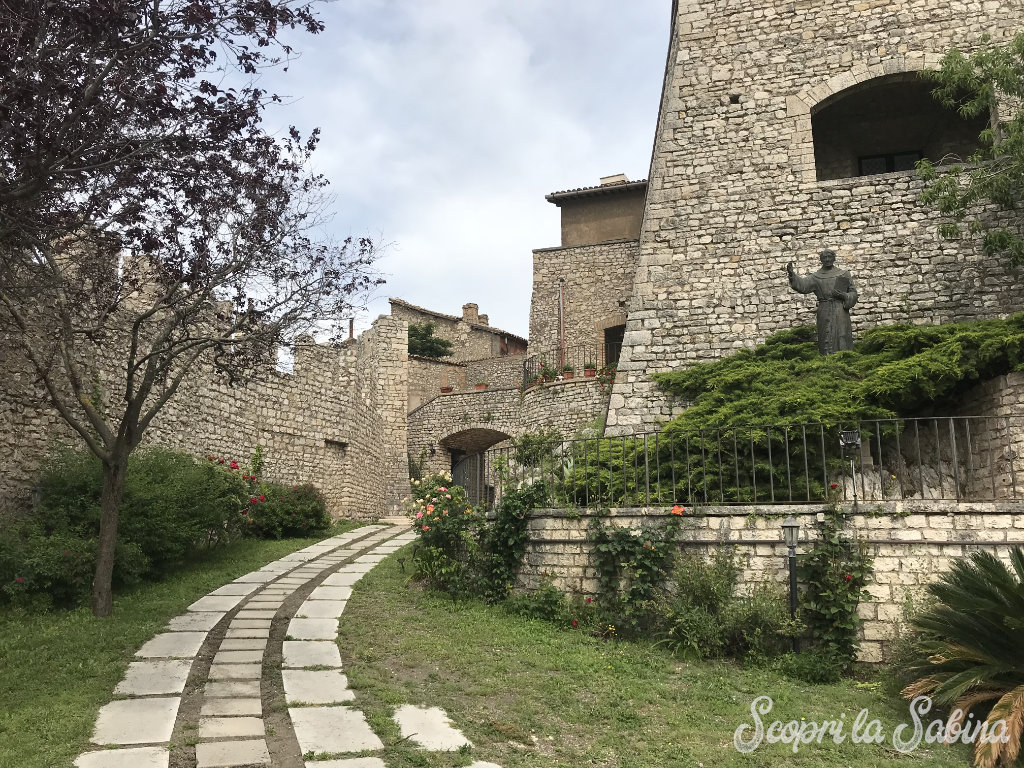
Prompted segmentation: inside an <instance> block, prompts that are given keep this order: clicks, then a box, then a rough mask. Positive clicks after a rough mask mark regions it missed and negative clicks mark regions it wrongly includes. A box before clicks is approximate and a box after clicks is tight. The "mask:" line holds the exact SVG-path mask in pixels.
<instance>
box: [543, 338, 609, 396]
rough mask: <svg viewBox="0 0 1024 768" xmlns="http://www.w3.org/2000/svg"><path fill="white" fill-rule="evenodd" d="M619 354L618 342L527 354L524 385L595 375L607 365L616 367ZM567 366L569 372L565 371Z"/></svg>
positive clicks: (576, 345) (569, 346) (571, 345)
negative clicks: (589, 374)
mask: <svg viewBox="0 0 1024 768" xmlns="http://www.w3.org/2000/svg"><path fill="white" fill-rule="evenodd" d="M621 351H622V344H621V343H607V344H570V345H567V346H566V347H565V348H564V349H560V348H558V347H556V348H554V349H549V350H547V351H546V352H538V353H536V354H533V355H530V356H529V357H527V358H526V359H525V360H524V361H523V386H525V387H528V386H530V385H532V384H535V383H539V382H540V381H542V380H543V381H554V380H555V379H556V378H557V377H559V376H561V377H562V378H566V374H570V375H571V377H572V378H584V377H586V376H587V371H588V370H591V371H594V373H593V374H591V375H596V373H597V372H598V371H601V370H602V369H604V368H605V367H606V366H615V364H616V363H618V361H619V353H620V352H621ZM566 367H569V368H571V369H572V370H571V371H566V370H565V369H566Z"/></svg>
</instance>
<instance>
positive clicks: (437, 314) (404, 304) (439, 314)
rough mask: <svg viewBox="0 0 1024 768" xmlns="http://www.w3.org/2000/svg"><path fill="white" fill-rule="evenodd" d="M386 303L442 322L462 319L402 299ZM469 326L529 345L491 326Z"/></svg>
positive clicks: (519, 338) (474, 324)
mask: <svg viewBox="0 0 1024 768" xmlns="http://www.w3.org/2000/svg"><path fill="white" fill-rule="evenodd" d="M388 301H389V302H390V303H392V304H398V305H399V306H402V307H408V308H409V309H413V310H416V311H417V312H422V313H423V314H425V315H433V316H434V317H440V318H441V319H443V320H452V321H454V322H457V323H461V322H462V318H461V317H459V316H458V315H446V314H444V313H443V312H435V311H434V310H432V309H426V308H424V307H417V306H416V305H415V304H410V303H409V302H408V301H403V300H402V299H388ZM469 325H470V326H471V327H473V328H478V329H480V330H481V331H489V332H491V333H493V334H495V335H497V336H508V337H509V338H511V339H518V340H519V341H522V342H524V343H529V342H527V340H526V339H524V338H523V337H522V336H517V335H516V334H514V333H510V332H509V331H503V330H501V328H495V327H494V326H493V325H485V324H483V323H470V324H469Z"/></svg>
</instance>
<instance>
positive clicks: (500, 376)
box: [466, 355, 526, 389]
mask: <svg viewBox="0 0 1024 768" xmlns="http://www.w3.org/2000/svg"><path fill="white" fill-rule="evenodd" d="M524 360H526V356H525V355H508V356H505V357H488V358H486V359H483V360H467V361H466V386H467V387H468V388H470V389H472V388H473V387H474V386H475V385H476V384H477V382H480V381H482V382H485V383H486V384H487V385H488V387H494V388H498V389H512V388H517V387H519V385H520V384H522V383H523V361H524Z"/></svg>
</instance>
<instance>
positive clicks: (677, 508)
mask: <svg viewBox="0 0 1024 768" xmlns="http://www.w3.org/2000/svg"><path fill="white" fill-rule="evenodd" d="M685 511H686V510H685V509H683V508H682V507H681V506H679V505H678V504H676V505H675V506H674V507H672V514H673V515H682V514H683V512H685Z"/></svg>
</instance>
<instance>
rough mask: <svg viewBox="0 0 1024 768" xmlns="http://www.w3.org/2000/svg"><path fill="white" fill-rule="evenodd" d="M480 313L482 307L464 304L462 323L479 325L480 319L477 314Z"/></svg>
mask: <svg viewBox="0 0 1024 768" xmlns="http://www.w3.org/2000/svg"><path fill="white" fill-rule="evenodd" d="M479 311H480V307H478V306H477V305H476V304H463V305H462V321H463V322H465V323H479V322H480V318H479V316H478V315H477V313H478V312H479Z"/></svg>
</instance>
